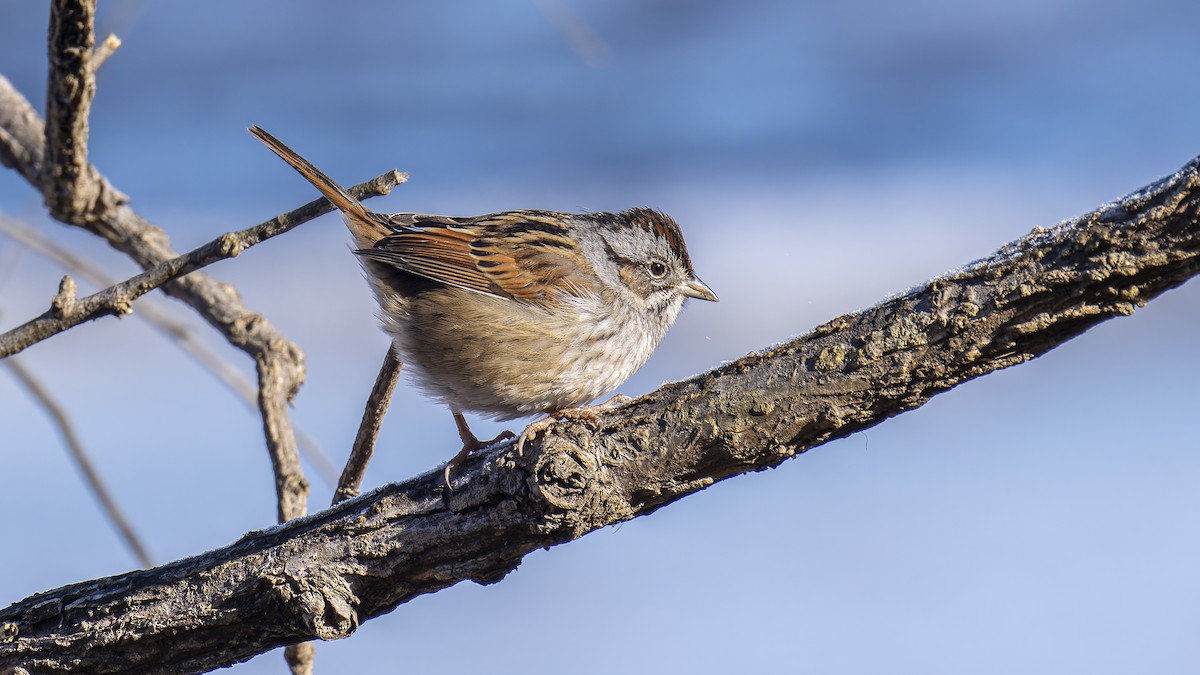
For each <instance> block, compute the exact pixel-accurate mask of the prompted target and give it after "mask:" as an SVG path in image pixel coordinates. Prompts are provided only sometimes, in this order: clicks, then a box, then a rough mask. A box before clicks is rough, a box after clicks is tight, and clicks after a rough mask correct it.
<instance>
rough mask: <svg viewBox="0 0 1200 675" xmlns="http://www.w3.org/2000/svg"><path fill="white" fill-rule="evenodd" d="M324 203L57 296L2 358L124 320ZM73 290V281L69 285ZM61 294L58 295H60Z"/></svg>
mask: <svg viewBox="0 0 1200 675" xmlns="http://www.w3.org/2000/svg"><path fill="white" fill-rule="evenodd" d="M405 180H406V177H405V176H402V175H400V174H398V173H396V172H395V171H390V172H388V173H385V174H383V175H381V176H378V177H376V178H373V179H371V180H369V181H367V182H366V183H363V184H362V185H357V186H355V187H354V188H353V189H352V190H351V191H352V192H353V191H355V190H358V191H361V192H363V193H365V194H381V193H382V194H386V193H387V192H389V191H391V189H392V188H393V187H395V186H396V185H399V184H400V183H403V182H404V181H405ZM327 204H328V202H327V201H326V200H325V199H324V198H321V199H316V200H313V201H311V202H309V203H308V204H305V205H304V206H301V207H300V208H298V209H295V210H294V211H289V212H287V213H283V214H280V215H278V216H275V217H274V218H272V219H271V220H268V221H265V222H262V223H259V224H258V225H255V226H253V227H248V228H246V229H244V230H240V231H238V232H226V233H225V234H223V235H221V236H220V237H217V238H216V239H214V240H212V241H210V242H208V243H207V244H204V245H203V246H200V247H198V248H196V249H194V250H193V251H191V252H190V253H185V254H183V255H181V256H177V257H175V258H171V259H170V260H167V261H164V262H162V263H160V264H159V265H157V266H155V267H153V268H151V269H149V270H147V271H145V272H143V273H141V274H139V275H137V276H134V277H132V278H130V279H127V280H125V281H122V282H121V283H119V284H115V285H113V286H110V287H108V288H106V289H104V290H102V291H98V292H96V293H93V294H92V295H89V296H87V297H86V298H83V299H78V300H77V299H75V298H74V297H73V295H74V293H73V290H72V292H71V293H70V295H71V296H72V297H67V296H62V297H61V298H60V297H59V296H56V298H55V302H54V306H53V307H51V308H50V309H49V310H48V311H46V312H45V313H44V314H42V315H41V316H39V317H37V318H35V319H31V320H30V321H27V322H25V323H24V324H22V325H20V326H18V327H16V328H14V329H12V330H10V331H8V332H6V333H0V358H4V357H6V356H11V355H13V354H16V353H19V352H21V351H23V350H24V349H25V348H27V347H29V346H31V345H34V344H37V343H38V342H41V341H42V340H45V339H47V338H50V337H53V336H54V335H57V334H59V333H61V332H63V331H65V330H68V329H70V328H73V327H75V326H78V325H79V324H81V323H84V322H86V321H91V320H93V319H98V318H100V317H102V316H108V315H113V314H115V315H118V316H120V315H123V314H128V313H130V312H132V311H133V301H134V300H136V299H138V298H140V297H141V296H143V295H145V294H146V293H149V292H150V291H152V290H154V289H156V288H158V287H160V286H162V285H163V284H165V283H167V282H168V281H171V280H173V279H177V278H179V277H181V276H183V275H185V274H190V273H191V272H194V271H196V270H198V269H201V268H203V267H207V266H208V265H211V264H213V263H215V262H218V261H220V260H226V259H228V258H233V257H236V256H238V255H240V254H241V252H242V251H244V250H246V249H248V248H250V247H251V246H255V245H257V244H260V243H262V242H264V241H266V240H267V239H270V238H271V237H276V236H279V235H281V234H283V233H285V232H288V231H291V230H292V229H294V228H295V227H297V226H298V225H301V224H303V223H306V222H308V221H309V220H312V219H313V218H315V217H317V216H318V215H320V214H321V213H322V212H323V209H322V206H325V205H327ZM72 285H73V282H72ZM60 295H61V291H60Z"/></svg>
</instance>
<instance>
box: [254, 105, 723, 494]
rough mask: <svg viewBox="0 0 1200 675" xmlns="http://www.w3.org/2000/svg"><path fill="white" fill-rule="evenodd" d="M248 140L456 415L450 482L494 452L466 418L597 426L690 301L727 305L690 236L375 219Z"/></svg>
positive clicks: (586, 226) (419, 374)
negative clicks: (340, 235)
mask: <svg viewBox="0 0 1200 675" xmlns="http://www.w3.org/2000/svg"><path fill="white" fill-rule="evenodd" d="M249 131H250V133H251V134H253V135H254V136H255V137H257V138H258V139H259V140H261V141H262V142H263V143H264V144H266V146H267V147H268V148H270V149H271V150H272V151H273V152H274V153H275V154H277V155H279V157H280V158H282V159H283V160H284V161H285V162H287V163H288V164H290V165H291V166H292V168H294V169H295V170H296V171H297V172H299V173H300V175H301V176H303V177H304V178H306V179H307V180H308V181H309V182H310V183H312V185H313V186H314V187H315V188H316V189H317V190H318V191H319V192H320V193H321V194H322V195H323V196H324V197H325V198H326V199H328V200H329V201H330V202H331V203H332V204H333V205H334V206H335V207H336V208H337V209H338V210H339V211H341V214H342V219H343V220H344V221H345V223H346V226H347V228H348V229H349V230H350V234H351V236H352V238H353V239H354V244H355V246H356V247H357V248H356V249H355V250H354V253H355V254H357V255H358V257H359V260H360V262H361V263H362V267H363V269H364V271H365V276H366V277H367V280H368V282H369V284H370V286H371V289H372V291H373V292H374V295H375V298H376V300H377V301H378V304H379V308H380V320H381V323H382V327H383V329H384V331H385V332H386V333H387V334H388V335H389V336H390V337H391V339H392V349H393V354H394V356H395V357H396V358H397V360H398V361H399V362H400V363H401V364H403V365H405V366H408V367H409V368H410V371H411V372H412V373H413V379H414V380H415V383H416V385H417V386H418V388H420V389H421V390H422V391H423V392H424V393H425V394H427V395H429V396H430V397H432V398H433V399H435V400H437V401H440V402H442V403H444V404H445V405H446V406H448V407H449V408H450V412H451V414H452V415H453V418H454V422H455V426H456V427H457V430H458V434H459V438H460V439H461V440H462V443H463V447H462V450H461V451H460V452H459V453H458V454H457V455H455V457H454V458H453V459H451V460H450V461H449V462H448V463H447V464H446V466H445V469H444V472H443V474H444V479H445V483H446V485H447V486H449V485H450V484H451V475H452V473H453V471H454V470H455V469H456V468H457V466H458V465H459V464H460V463H461V462H462V461H463V460H465V459H466V458H467V457H468V456H470V454H471V453H473V452H476V451H478V450H481V449H483V448H487V447H490V446H492V445H494V444H495V443H497V442H499V441H501V440H505V439H510V438H514V437H515V435H514V434H513V433H512V432H510V431H506V432H504V433H502V434H500V435H499V436H497V437H496V438H494V439H491V440H490V441H481V440H479V439H478V438H476V436H475V435H474V434H473V433H472V432H471V430H470V428H469V426H468V425H467V421H466V418H465V417H464V413H466V412H470V413H476V414H479V415H481V416H484V417H490V418H492V419H496V420H500V421H505V420H512V419H516V418H519V417H528V416H532V415H538V414H541V415H545V417H544V418H543V419H541V420H539V421H536V422H534V423H532V424H530V425H528V426H527V427H526V428H525V430H524V431H523V432H522V433H521V435H520V436H519V437H517V439H518V440H517V450H518V453H520V452H522V451H523V447H524V445H525V443H526V441H527V440H529V439H531V438H533V437H534V436H535V434H537V433H539V432H540V431H543V430H544V429H545V428H547V427H548V426H549V424H551V423H552V422H554V421H555V420H557V419H563V418H571V419H594V418H595V416H596V415H597V414H598V411H599V410H600V409H603V408H604V407H605V406H607V405H610V404H612V403H617V402H622V401H627V400H628V399H627V398H625V397H617V398H614V399H613V401H611V402H610V403H609V404H602V405H600V406H589V405H588V404H589V403H591V402H592V401H593V400H595V399H596V398H598V397H600V396H602V395H604V394H607V393H611V392H612V391H614V390H615V389H616V388H617V387H619V386H620V385H621V384H622V383H623V382H625V380H626V379H628V378H629V376H631V375H632V374H633V373H634V372H636V371H637V370H638V369H639V368H641V367H642V365H643V364H645V362H646V360H647V359H648V358H649V357H650V355H651V353H652V352H654V350H655V348H656V347H657V346H658V344H659V342H660V340H662V337H663V335H664V334H665V333H666V332H667V329H668V328H670V326H671V325H672V324H673V323H674V322H675V319H676V318H677V317H678V316H679V313H680V310H681V309H682V307H683V304H684V301H685V300H686V299H688V298H695V299H699V300H707V301H710V302H716V301H717V295H716V294H715V293H714V292H713V291H712V289H711V288H709V286H708V285H707V284H705V283H704V282H703V281H701V280H700V278H699V277H698V276H696V273H695V270H694V269H693V267H692V261H691V258H690V257H689V255H688V251H687V245H686V244H685V242H684V238H683V233H682V231H681V230H680V227H679V225H678V223H676V222H675V221H674V220H673V219H672V218H670V217H669V216H667V215H666V214H664V213H662V212H660V211H657V210H655V209H651V208H647V207H637V208H631V209H628V210H625V211H620V212H589V213H560V212H556V211H543V210H514V211H501V212H498V213H491V214H487V215H481V216H471V217H450V216H439V215H428V214H419V213H394V214H384V213H378V212H375V211H371V210H370V209H368V208H366V206H364V205H363V203H362V202H361V201H359V200H358V199H356V198H355V197H354V196H352V195H351V194H350V193H349V192H347V191H346V190H345V189H344V188H343V187H342V186H340V185H339V184H337V183H336V182H334V181H333V180H332V179H330V178H329V177H328V176H326V175H325V174H324V173H323V172H321V171H320V170H319V169H317V168H316V167H315V166H313V165H312V164H311V163H310V162H308V161H307V160H306V159H304V158H303V157H301V156H300V155H299V154H298V153H296V152H295V151H294V150H292V149H291V148H289V147H288V146H286V145H284V144H283V143H282V142H281V141H280V140H279V139H277V138H275V137H274V136H272V135H271V134H270V133H268V132H266V131H265V130H263V129H262V128H260V127H258V126H257V125H255V126H251V127H249Z"/></svg>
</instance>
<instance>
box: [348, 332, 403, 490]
mask: <svg viewBox="0 0 1200 675" xmlns="http://www.w3.org/2000/svg"><path fill="white" fill-rule="evenodd" d="M402 367H403V364H402V363H400V360H399V359H397V358H396V354H395V350H393V349H391V348H390V347H389V348H388V350H387V355H386V356H384V358H383V365H382V366H380V367H379V375H378V376H377V377H376V378H375V386H374V387H372V388H371V395H370V396H369V397H368V398H367V405H366V408H365V409H364V410H363V416H362V422H361V423H360V424H359V426H358V435H357V436H356V437H355V438H354V447H353V448H351V450H350V457H349V458H348V459H347V460H346V467H345V468H344V469H342V476H341V478H339V479H338V486H337V490H336V491H335V492H334V493H333V502H332V503H333V504H337V503H338V502H340V501H344V500H346V499H350V498H352V497H357V496H358V495H359V490H360V489H361V488H362V480H363V475H364V474H365V473H366V472H367V464H368V463H369V462H370V461H371V455H372V453H373V452H374V451H375V440H376V439H377V438H379V428H380V427H381V426H382V425H383V416H384V414H386V413H387V409H388V406H389V405H391V401H392V391H393V390H395V388H396V382H397V381H399V380H400V369H401V368H402Z"/></svg>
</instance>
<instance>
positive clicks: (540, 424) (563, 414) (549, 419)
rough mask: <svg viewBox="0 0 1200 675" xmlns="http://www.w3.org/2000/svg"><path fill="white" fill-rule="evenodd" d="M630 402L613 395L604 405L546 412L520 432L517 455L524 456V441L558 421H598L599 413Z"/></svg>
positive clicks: (623, 396) (627, 398)
mask: <svg viewBox="0 0 1200 675" xmlns="http://www.w3.org/2000/svg"><path fill="white" fill-rule="evenodd" d="M632 400H633V399H631V398H629V397H628V396H626V395H624V394H615V395H614V396H613V397H612V398H610V399H608V400H607V401H605V402H604V403H597V404H596V405H587V406H581V407H579V408H559V409H557V410H548V411H546V417H543V418H542V419H540V420H538V421H536V422H533V423H532V424H530V425H529V426H527V427H525V431H522V432H521V435H520V436H518V437H517V455H518V456H523V455H524V451H525V442H526V441H528V440H531V439H532V438H533V437H534V436H536V435H538V434H540V433H542V432H543V431H545V430H546V429H549V428H550V425H551V424H554V423H555V422H558V421H559V420H586V421H588V422H595V421H596V420H598V419H600V414H601V413H603V412H606V411H608V410H611V409H613V408H615V407H617V406H619V405H624V404H626V403H629V402H630V401H632Z"/></svg>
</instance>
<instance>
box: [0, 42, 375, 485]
mask: <svg viewBox="0 0 1200 675" xmlns="http://www.w3.org/2000/svg"><path fill="white" fill-rule="evenodd" d="M110 37H111V36H110ZM376 180H378V179H376ZM359 187H361V186H359ZM356 189H357V188H356ZM0 232H2V233H4V234H5V235H7V236H8V237H10V238H12V239H13V240H15V241H17V242H18V243H20V244H22V245H24V246H25V247H27V248H29V249H32V250H33V251H36V252H37V253H39V254H41V255H43V256H45V257H47V258H49V259H50V260H52V261H54V262H55V263H58V265H60V266H61V267H63V268H65V269H66V270H67V271H68V272H70V273H71V274H73V275H75V276H77V277H82V278H83V279H85V280H87V281H88V283H90V284H92V285H93V286H97V287H100V288H106V287H108V286H114V285H116V284H117V283H118V282H117V280H116V279H113V278H112V277H110V276H109V275H108V274H106V273H105V272H104V271H103V270H101V269H100V268H99V267H98V266H96V265H93V264H92V263H91V262H89V261H87V260H85V259H83V258H82V257H80V256H77V255H75V254H74V253H72V252H70V251H68V250H67V249H66V248H64V247H62V246H60V245H59V244H58V243H56V242H55V241H53V240H52V239H50V238H49V237H47V236H45V235H43V234H42V233H40V232H38V231H37V230H35V229H34V228H33V227H31V226H29V225H26V224H24V223H21V222H20V221H17V220H14V219H12V218H9V217H8V216H6V215H4V214H3V213H0ZM137 316H138V318H140V319H142V320H144V321H146V322H147V323H149V324H150V325H151V326H152V327H154V328H155V329H156V330H157V331H158V332H159V333H160V334H162V335H163V336H165V337H166V338H167V339H168V340H171V341H172V342H173V343H174V344H175V345H176V346H177V347H179V348H180V349H181V350H183V352H184V353H185V354H187V355H188V356H190V357H191V358H192V359H193V360H194V361H195V362H196V363H197V364H199V365H200V367H202V368H204V369H205V370H207V371H208V372H209V373H211V374H212V375H213V377H215V378H217V380H219V381H220V382H221V383H222V384H224V385H225V386H226V387H227V388H228V389H229V390H230V391H231V392H233V393H234V395H236V396H237V397H238V398H239V399H241V401H242V402H243V403H245V404H246V405H248V406H250V407H251V408H253V409H254V410H258V389H257V388H256V387H255V386H254V385H253V384H251V383H250V380H248V379H246V378H245V377H243V376H242V373H241V372H240V371H239V370H238V369H237V368H235V367H234V366H233V364H232V363H229V362H228V361H226V360H225V359H224V358H222V357H221V356H220V355H219V354H217V352H216V351H215V350H213V349H212V348H211V347H209V346H208V345H207V344H205V343H204V342H203V341H202V340H201V339H200V338H199V337H198V336H197V335H196V332H195V331H194V330H192V327H191V326H190V325H188V324H187V323H185V322H183V321H180V320H178V319H176V318H174V317H173V316H171V314H170V313H169V312H167V311H166V309H165V308H163V307H161V306H160V305H158V304H157V303H156V302H154V300H153V299H152V298H143V299H142V301H141V302H140V303H138V312H137ZM293 430H294V431H295V433H296V441H297V444H298V446H299V448H300V452H301V453H302V454H303V455H304V456H305V457H306V458H307V459H308V460H309V462H310V463H311V464H312V465H313V467H315V468H316V469H317V473H318V474H320V476H321V478H322V480H324V481H325V482H326V483H327V484H328V485H329V487H330V488H333V487H334V486H335V485H337V480H338V469H337V467H335V466H334V465H333V461H332V460H330V459H329V455H328V454H326V452H325V450H324V449H322V448H321V446H320V444H318V443H317V441H316V440H315V439H314V438H312V437H311V436H309V435H308V434H306V433H305V432H304V430H303V429H301V428H300V427H298V426H296V427H293Z"/></svg>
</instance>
